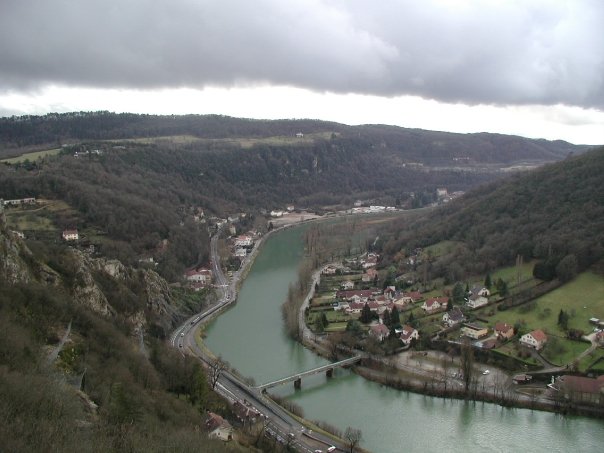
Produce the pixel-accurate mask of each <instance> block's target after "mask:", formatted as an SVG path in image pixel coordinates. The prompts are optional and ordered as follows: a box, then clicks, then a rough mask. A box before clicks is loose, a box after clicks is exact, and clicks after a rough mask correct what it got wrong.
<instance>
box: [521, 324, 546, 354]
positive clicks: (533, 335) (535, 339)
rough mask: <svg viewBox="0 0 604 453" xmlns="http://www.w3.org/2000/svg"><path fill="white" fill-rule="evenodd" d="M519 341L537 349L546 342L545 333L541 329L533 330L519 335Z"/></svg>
mask: <svg viewBox="0 0 604 453" xmlns="http://www.w3.org/2000/svg"><path fill="white" fill-rule="evenodd" d="M520 343H521V344H523V345H525V346H529V347H531V348H535V349H536V350H539V349H541V348H542V347H543V346H544V345H545V343H547V335H545V333H544V332H543V330H540V329H537V330H533V331H532V332H529V333H527V334H526V335H522V336H521V337H520Z"/></svg>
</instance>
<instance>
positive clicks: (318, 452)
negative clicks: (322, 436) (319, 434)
mask: <svg viewBox="0 0 604 453" xmlns="http://www.w3.org/2000/svg"><path fill="white" fill-rule="evenodd" d="M315 453H323V450H315Z"/></svg>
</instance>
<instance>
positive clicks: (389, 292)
mask: <svg viewBox="0 0 604 453" xmlns="http://www.w3.org/2000/svg"><path fill="white" fill-rule="evenodd" d="M384 296H386V297H387V298H388V299H390V300H394V299H395V296H396V288H395V287H394V286H387V287H386V289H385V290H384Z"/></svg>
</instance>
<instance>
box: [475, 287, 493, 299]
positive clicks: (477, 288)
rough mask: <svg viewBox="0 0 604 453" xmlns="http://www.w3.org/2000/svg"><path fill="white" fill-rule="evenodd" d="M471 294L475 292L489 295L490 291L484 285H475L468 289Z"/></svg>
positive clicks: (480, 294) (479, 294) (485, 295)
mask: <svg viewBox="0 0 604 453" xmlns="http://www.w3.org/2000/svg"><path fill="white" fill-rule="evenodd" d="M470 292H471V293H472V294H476V295H477V296H483V297H489V296H490V295H491V291H489V290H488V289H487V288H485V287H484V286H475V287H474V288H472V289H471V290H470Z"/></svg>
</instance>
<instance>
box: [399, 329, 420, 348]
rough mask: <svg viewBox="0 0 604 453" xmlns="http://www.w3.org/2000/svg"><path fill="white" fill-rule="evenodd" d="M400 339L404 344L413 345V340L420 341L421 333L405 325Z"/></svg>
mask: <svg viewBox="0 0 604 453" xmlns="http://www.w3.org/2000/svg"><path fill="white" fill-rule="evenodd" d="M399 338H400V340H401V341H402V342H403V344H405V345H409V344H411V340H419V332H418V331H417V330H416V329H414V328H413V327H411V326H409V325H406V324H405V325H404V326H403V330H402V332H401V334H400V335H399Z"/></svg>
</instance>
